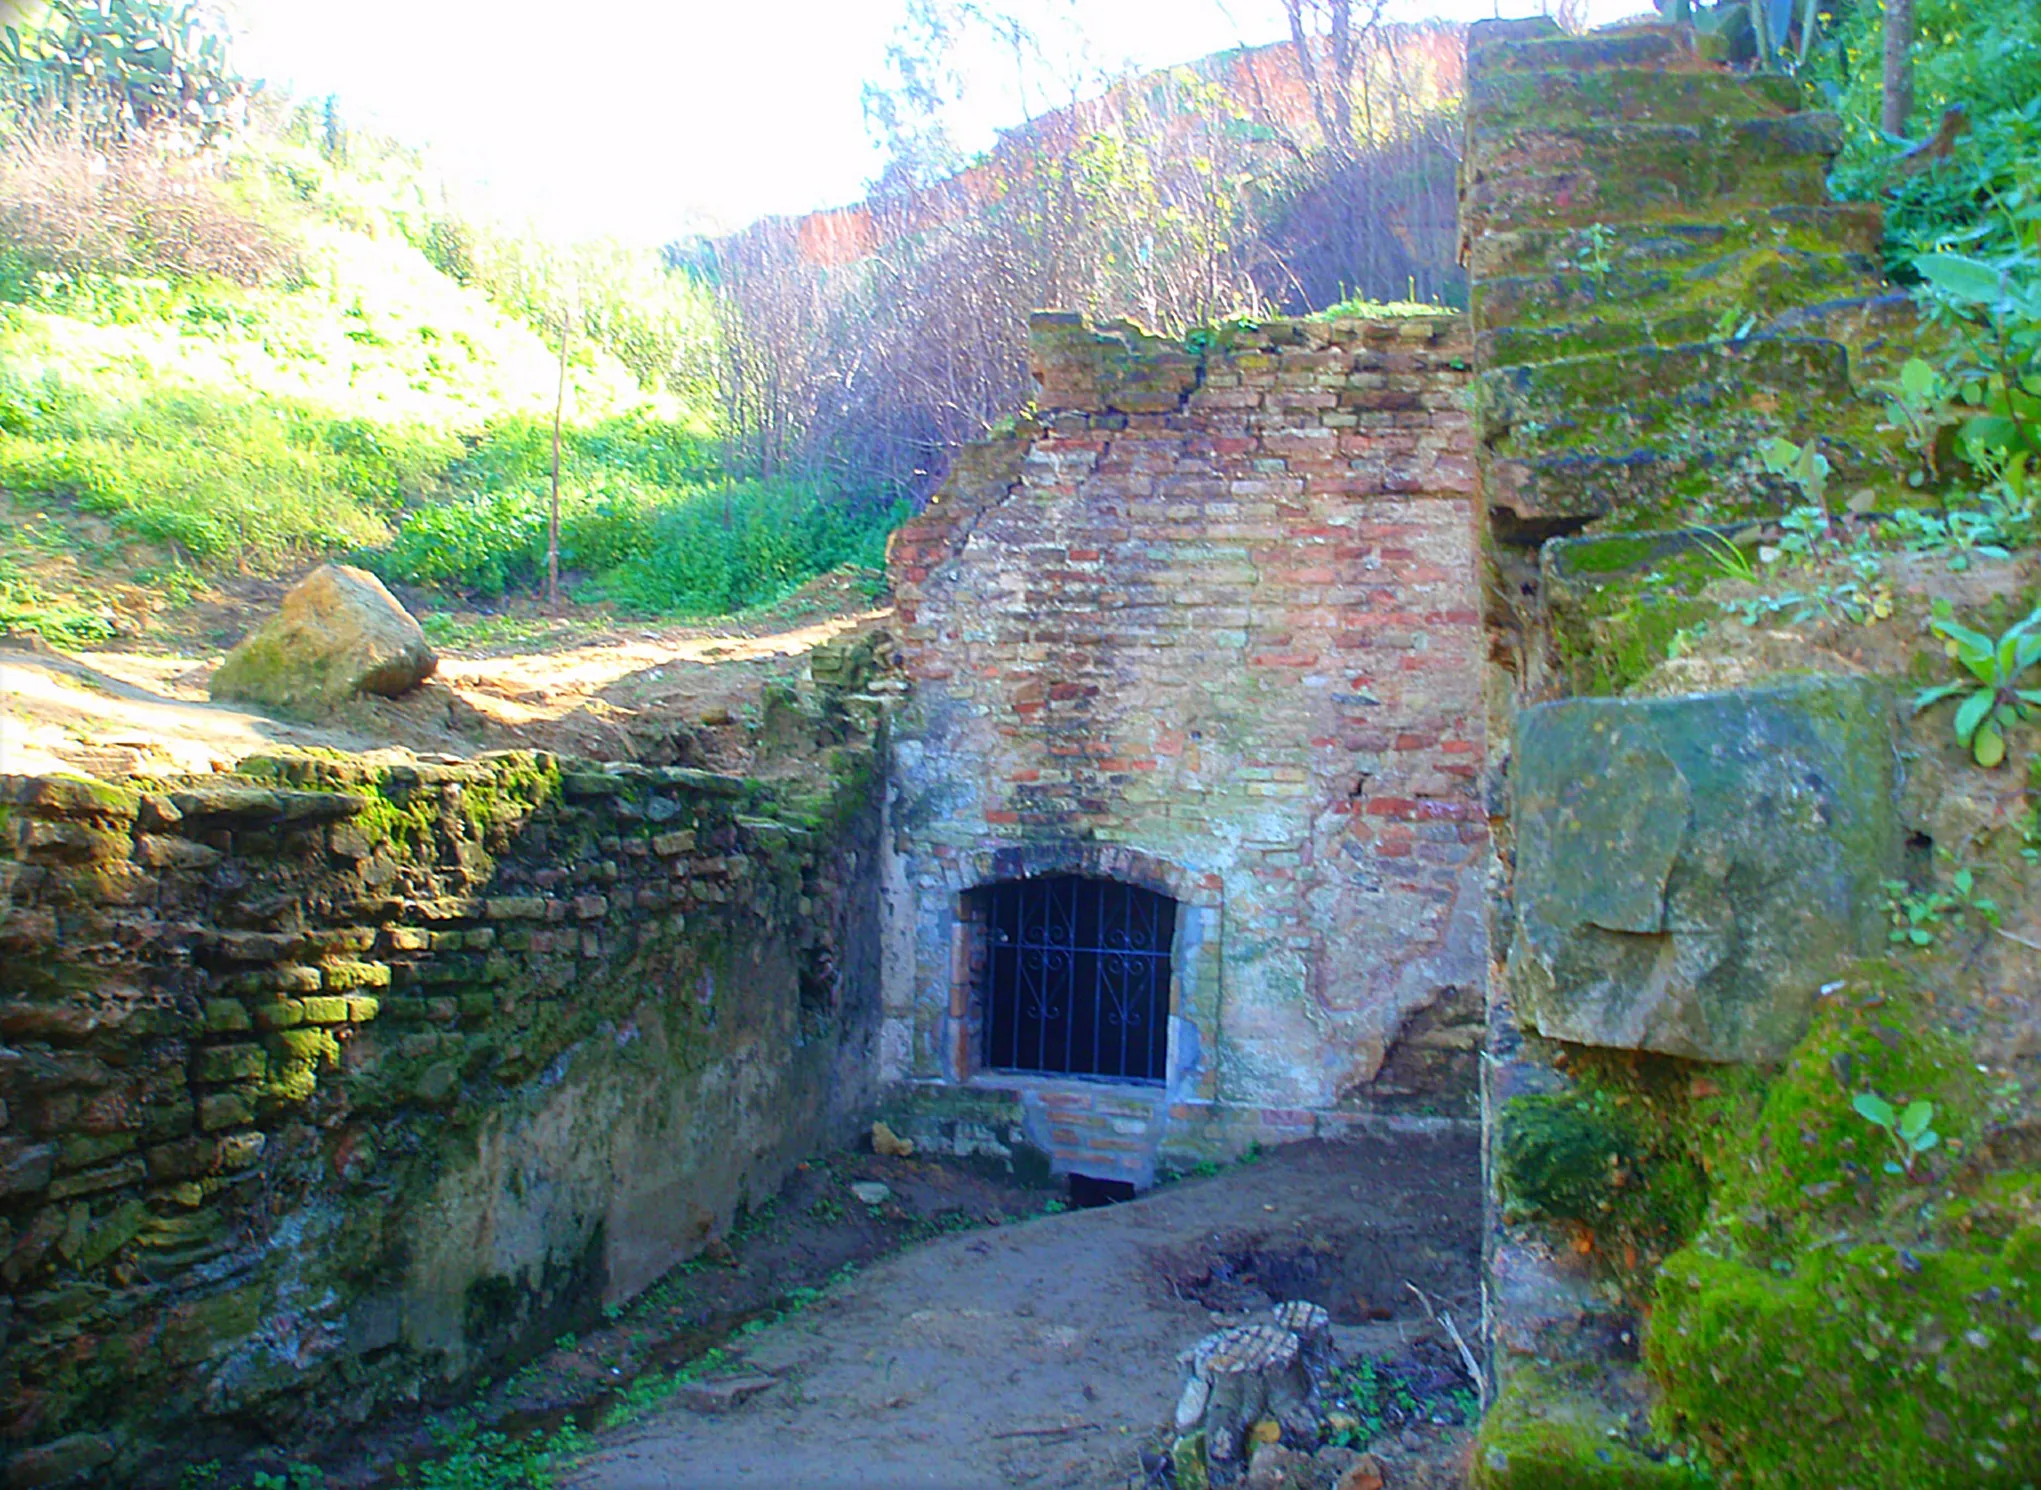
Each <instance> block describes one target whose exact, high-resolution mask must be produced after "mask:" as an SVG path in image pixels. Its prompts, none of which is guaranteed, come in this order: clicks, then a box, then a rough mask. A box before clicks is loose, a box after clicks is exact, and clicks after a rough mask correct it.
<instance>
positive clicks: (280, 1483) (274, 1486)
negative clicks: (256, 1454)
mask: <svg viewBox="0 0 2041 1490" xmlns="http://www.w3.org/2000/svg"><path fill="white" fill-rule="evenodd" d="M200 1467H201V1468H203V1467H204V1466H200ZM212 1469H213V1472H214V1474H217V1473H218V1472H219V1465H218V1464H217V1463H215V1464H214V1465H213V1466H212ZM249 1483H250V1485H252V1486H253V1490H325V1486H326V1471H325V1470H323V1469H319V1468H317V1467H316V1466H314V1465H310V1464H286V1465H285V1466H284V1467H283V1473H282V1474H269V1473H267V1472H265V1471H263V1470H259V1469H258V1470H256V1471H255V1477H254V1479H253V1480H251V1481H250V1482H249Z"/></svg>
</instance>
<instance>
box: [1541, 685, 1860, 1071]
mask: <svg viewBox="0 0 2041 1490" xmlns="http://www.w3.org/2000/svg"><path fill="white" fill-rule="evenodd" d="M1893 760H1894V756H1893V734H1892V700H1891V697H1890V695H1889V693H1888V692H1887V691H1886V689H1885V688H1884V687H1883V686H1882V685H1880V684H1878V683H1877V682H1875V681H1873V680H1871V679H1866V678H1840V677H1818V678H1811V679H1807V680H1804V681H1801V682H1796V683H1791V684H1787V685H1783V686H1779V687H1772V688H1759V689H1749V690H1743V691H1738V692H1730V693H1714V694H1701V695H1697V696H1690V697H1686V698H1669V699H1627V698H1622V699H1616V698H1595V699H1569V700H1566V701H1564V702H1561V703H1555V704H1544V705H1541V706H1539V707H1537V708H1533V709H1527V710H1525V711H1524V713H1523V714H1522V715H1521V716H1520V717H1519V718H1518V721H1517V740H1516V754H1515V759H1514V764H1513V771H1514V775H1515V792H1516V807H1515V821H1516V843H1517V864H1516V884H1515V900H1516V910H1517V932H1516V937H1515V939H1514V941H1513V943H1512V945H1511V949H1510V957H1509V978H1510V989H1511V992H1512V994H1513V996H1514V998H1515V1000H1516V1003H1517V1008H1518V1011H1519V1014H1520V1015H1521V1016H1522V1017H1523V1018H1524V1019H1525V1020H1526V1022H1527V1023H1529V1024H1530V1025H1531V1026H1532V1027H1533V1028H1535V1029H1536V1030H1538V1032H1539V1033H1541V1034H1544V1035H1547V1036H1550V1037H1552V1038H1555V1039H1560V1040H1569V1041H1574V1042H1576V1043H1579V1044H1584V1045H1600V1046H1612V1047H1616V1048H1619V1049H1626V1050H1655V1051H1662V1052H1664V1053H1666V1054H1668V1055H1679V1056H1687V1057H1690V1058H1692V1059H1696V1060H1704V1061H1771V1060H1777V1059H1779V1058H1781V1057H1783V1056H1784V1055H1785V1054H1786V1052H1787V1051H1788V1050H1790V1049H1791V1048H1792V1046H1793V1044H1794V1042H1795V1041H1796V1040H1797V1039H1798V1038H1799V1037H1800V1035H1801V1033H1802V1032H1803V1031H1804V1030H1805V1029H1806V1026H1807V1019H1808V1015H1809V1012H1810V1010H1811V1007H1812V1004H1813V1000H1814V997H1815V995H1816V993H1817V992H1818V990H1819V988H1820V985H1821V984H1822V982H1823V981H1824V980H1825V979H1827V978H1830V977H1833V976H1834V972H1835V969H1836V967H1837V966H1838V964H1839V963H1840V962H1841V961H1842V960H1843V959H1845V958H1848V957H1850V956H1853V955H1857V954H1860V953H1863V952H1867V951H1869V950H1870V949H1871V948H1872V947H1874V946H1876V945H1878V944H1879V942H1880V941H1881V940H1882V931H1883V918H1884V911H1885V903H1884V892H1883V889H1882V887H1881V882H1882V881H1883V880H1885V879H1887V878H1889V877H1891V876H1892V875H1893V874H1894V873H1896V872H1897V869H1898V855H1899V828H1898V816H1897V812H1896V809H1895V804H1894V765H1893Z"/></svg>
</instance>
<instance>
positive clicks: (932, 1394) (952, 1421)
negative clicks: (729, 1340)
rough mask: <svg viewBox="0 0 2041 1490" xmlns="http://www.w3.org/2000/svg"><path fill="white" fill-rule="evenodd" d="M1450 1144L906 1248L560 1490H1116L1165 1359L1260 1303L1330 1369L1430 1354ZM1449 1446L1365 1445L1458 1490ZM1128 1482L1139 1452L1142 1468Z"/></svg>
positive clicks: (1364, 1152)
mask: <svg viewBox="0 0 2041 1490" xmlns="http://www.w3.org/2000/svg"><path fill="white" fill-rule="evenodd" d="M1478 1184H1479V1175H1478V1165H1477V1159H1476V1154H1475V1147H1474V1144H1473V1142H1472V1140H1471V1139H1447V1138H1437V1137H1426V1138H1400V1139H1394V1140H1388V1139H1381V1140H1369V1141H1365V1142H1355V1143H1350V1144H1324V1143H1311V1144H1303V1145H1297V1146H1294V1147H1290V1148H1285V1149H1282V1150H1278V1151H1277V1152H1276V1153H1274V1154H1273V1155H1271V1156H1269V1157H1267V1158H1265V1159H1264V1160H1262V1161H1261V1162H1259V1163H1257V1164H1253V1165H1250V1166H1244V1167H1240V1168H1236V1169H1232V1170H1229V1171H1227V1172H1225V1173H1222V1174H1220V1175H1218V1176H1216V1177H1214V1178H1211V1179H1206V1180H1198V1181H1192V1182H1189V1183H1186V1184H1183V1185H1179V1186H1174V1187H1171V1188H1169V1189H1166V1190H1162V1191H1158V1192H1155V1193H1153V1194H1151V1195H1148V1196H1146V1197H1143V1198H1142V1199H1140V1200H1137V1201H1134V1202H1131V1203H1129V1204H1126V1205H1121V1206H1113V1207H1107V1208H1101V1209H1096V1210H1085V1211H1074V1212H1071V1213H1068V1214H1064V1215H1057V1216H1049V1217H1045V1218H1042V1219H1039V1220H1035V1221H1030V1222H1027V1223H1026V1224H1024V1225H1019V1226H1003V1227H1000V1228H998V1229H997V1230H993V1231H981V1232H978V1233H975V1234H970V1235H958V1236H953V1237H947V1238H943V1239H941V1240H938V1241H934V1242H930V1243H928V1244H927V1245H924V1246H921V1247H918V1248H915V1249H913V1250H912V1251H910V1252H907V1253H905V1254H902V1255H900V1256H898V1257H895V1258H893V1259H891V1260H889V1261H887V1262H883V1263H880V1264H878V1265H877V1266H875V1267H872V1268H871V1269H869V1270H867V1271H866V1272H864V1273H862V1274H860V1275H859V1276H857V1277H856V1278H855V1279H854V1280H852V1281H851V1282H850V1283H848V1284H847V1285H845V1286H844V1287H842V1288H841V1289H839V1290H837V1291H836V1292H834V1293H832V1294H831V1295H830V1296H829V1297H828V1298H827V1299H825V1300H824V1301H823V1302H822V1303H820V1304H818V1305H816V1306H814V1307H812V1308H810V1309H808V1310H806V1311H803V1312H801V1313H799V1314H796V1315H794V1316H792V1317H791V1318H789V1319H787V1320H784V1321H782V1322H781V1323H779V1324H777V1325H774V1326H773V1327H771V1328H770V1329H768V1330H765V1331H763V1332H761V1333H759V1334H757V1335H754V1336H751V1337H749V1338H747V1339H745V1340H743V1341H742V1342H740V1348H741V1362H740V1363H739V1369H744V1370H750V1371H755V1372H765V1373H769V1374H771V1375H772V1376H773V1377H775V1378H776V1379H777V1380H776V1383H775V1385H773V1386H772V1387H771V1388H770V1389H768V1390H766V1391H764V1392H763V1393H761V1394H760V1395H758V1396H756V1397H754V1398H752V1399H750V1400H749V1401H747V1402H745V1403H744V1404H742V1405H740V1406H738V1407H736V1408H734V1409H732V1410H729V1411H727V1412H721V1413H711V1412H706V1411H702V1410H698V1409H695V1408H690V1407H689V1406H687V1405H685V1404H684V1403H682V1402H676V1403H675V1404H673V1405H669V1406H667V1407H665V1408H663V1409H662V1410H659V1411H658V1412H657V1413H656V1414H655V1415H653V1416H651V1417H649V1418H646V1419H644V1420H642V1421H640V1422H638V1423H636V1424H634V1425H631V1426H628V1427H625V1428H621V1429H617V1430H613V1431H610V1432H608V1433H605V1434H603V1435H602V1436H601V1438H600V1440H599V1441H600V1443H601V1447H600V1449H599V1451H598V1452H597V1453H596V1454H595V1455H594V1456H592V1457H591V1458H590V1459H588V1460H587V1461H585V1462H584V1464H583V1465H582V1466H581V1467H580V1468H579V1469H578V1470H576V1471H574V1472H572V1473H570V1474H569V1475H568V1476H566V1477H565V1480H564V1481H563V1483H565V1484H568V1485H571V1486H574V1487H578V1490H726V1487H736V1486H745V1485H759V1486H773V1487H780V1486H829V1487H831V1490H904V1487H908V1486H939V1487H943V1490H995V1487H1009V1486H1030V1485H1042V1486H1056V1487H1068V1490H1079V1487H1084V1490H1122V1487H1128V1486H1138V1485H1143V1484H1154V1483H1159V1481H1158V1480H1157V1479H1155V1478H1153V1477H1152V1476H1151V1474H1150V1471H1149V1470H1148V1469H1144V1467H1143V1463H1142V1454H1143V1452H1144V1450H1145V1451H1148V1452H1150V1453H1151V1454H1152V1452H1153V1451H1154V1449H1155V1448H1156V1447H1157V1446H1158V1445H1159V1443H1160V1441H1161V1439H1160V1429H1161V1427H1162V1425H1164V1424H1165V1423H1166V1422H1167V1420H1168V1418H1169V1415H1170V1412H1171V1409H1172V1407H1173V1406H1174V1403H1175V1400H1176V1396H1177V1392H1178V1389H1179V1386H1180V1384H1181V1382H1180V1377H1179V1374H1178V1370H1177V1368H1176V1366H1175V1365H1174V1357H1175V1355H1176V1353H1177V1351H1179V1350H1180V1349H1182V1348H1183V1347H1184V1346H1185V1345H1187V1344H1189V1343H1191V1342H1192V1341H1194V1340H1195V1339H1197V1338H1198V1337H1199V1336H1200V1335H1202V1334H1204V1333H1206V1332H1207V1331H1209V1330H1211V1329H1213V1328H1214V1327H1215V1326H1216V1325H1217V1324H1220V1323H1233V1322H1238V1321H1240V1320H1242V1319H1246V1318H1251V1317H1260V1316H1261V1315H1262V1314H1264V1313H1265V1311H1266V1310H1267V1308H1268V1306H1269V1303H1270V1302H1271V1300H1272V1299H1276V1298H1296V1297H1303V1298H1311V1299H1313V1300H1314V1301H1316V1302H1320V1303H1324V1304H1325V1305H1327V1307H1328V1308H1330V1309H1332V1311H1333V1314H1334V1318H1335V1321H1336V1329H1337V1333H1338V1337H1339V1344H1340V1346H1341V1349H1342V1351H1343V1353H1347V1354H1361V1353H1366V1354H1369V1355H1379V1356H1383V1357H1393V1356H1396V1355H1399V1354H1407V1353H1408V1352H1410V1351H1411V1350H1413V1349H1415V1348H1419V1347H1428V1348H1430V1349H1431V1350H1432V1351H1433V1352H1434V1353H1435V1354H1438V1353H1442V1352H1443V1351H1444V1349H1445V1345H1444V1337H1443V1334H1442V1332H1440V1331H1439V1330H1438V1329H1437V1327H1436V1326H1435V1325H1434V1324H1433V1323H1432V1322H1431V1321H1430V1320H1429V1319H1428V1318H1427V1317H1426V1315H1425V1313H1424V1310H1423V1308H1422V1307H1421V1306H1420V1305H1419V1304H1418V1303H1417V1302H1416V1301H1415V1299H1413V1298H1412V1296H1411V1295H1410V1294H1409V1293H1408V1292H1407V1291H1406V1290H1405V1288H1404V1283H1405V1281H1406V1280H1408V1281H1410V1282H1414V1283H1416V1284H1417V1285H1418V1286H1419V1287H1421V1288H1423V1289H1425V1290H1426V1291H1427V1292H1428V1293H1430V1294H1431V1295H1432V1296H1433V1298H1434V1299H1435V1300H1436V1301H1437V1303H1438V1304H1439V1306H1440V1307H1441V1309H1442V1310H1443V1312H1446V1313H1449V1314H1451V1315H1452V1316H1454V1317H1456V1318H1457V1319H1458V1320H1460V1321H1464V1322H1465V1323H1466V1324H1469V1325H1471V1324H1472V1323H1473V1322H1474V1321H1475V1320H1476V1319H1478V1317H1479V1302H1478V1282H1477V1278H1478V1265H1479V1229H1478V1217H1479V1214H1480V1204H1479V1195H1478ZM1465 1439H1466V1434H1465V1432H1464V1431H1463V1430H1460V1429H1457V1428H1446V1427H1430V1426H1426V1427H1423V1428H1421V1429H1405V1430H1404V1431H1403V1432H1401V1433H1397V1434H1394V1435H1391V1436H1388V1437H1385V1438H1384V1439H1383V1440H1382V1441H1380V1442H1378V1443H1377V1444H1376V1445H1375V1446H1374V1447H1375V1449H1376V1451H1377V1452H1378V1454H1380V1455H1381V1456H1382V1458H1383V1461H1384V1464H1385V1467H1386V1468H1387V1470H1388V1484H1389V1485H1390V1486H1392V1487H1395V1490H1412V1487H1419V1486H1433V1487H1445V1486H1449V1485H1457V1484H1459V1483H1460V1473H1459V1470H1458V1461H1459V1459H1460V1458H1461V1456H1462V1455H1463V1453H1464V1447H1465ZM1150 1462H1151V1467H1152V1463H1153V1461H1152V1459H1151V1461H1150Z"/></svg>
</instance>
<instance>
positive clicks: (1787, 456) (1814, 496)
mask: <svg viewBox="0 0 2041 1490" xmlns="http://www.w3.org/2000/svg"><path fill="white" fill-rule="evenodd" d="M1758 457H1759V459H1761V460H1763V461H1764V463H1765V469H1766V470H1767V471H1770V472H1771V473H1772V474H1773V475H1774V476H1783V477H1785V478H1786V479H1787V480H1788V481H1790V482H1792V483H1793V484H1794V485H1795V486H1797V487H1799V488H1800V492H1801V495H1802V496H1803V497H1805V498H1806V499H1807V502H1808V503H1809V505H1810V506H1812V507H1813V508H1814V509H1815V510H1816V511H1818V512H1819V513H1820V514H1821V518H1822V524H1823V526H1824V527H1826V526H1827V523H1828V478H1829V472H1830V470H1831V469H1832V468H1831V467H1830V465H1829V463H1828V457H1827V456H1825V455H1823V454H1822V453H1821V450H1820V449H1819V446H1818V442H1817V441H1814V440H1809V441H1808V442H1807V443H1806V444H1805V445H1796V444H1794V443H1793V442H1792V441H1791V440H1788V439H1783V438H1774V439H1770V440H1767V441H1765V443H1764V444H1762V445H1760V446H1759V447H1758Z"/></svg>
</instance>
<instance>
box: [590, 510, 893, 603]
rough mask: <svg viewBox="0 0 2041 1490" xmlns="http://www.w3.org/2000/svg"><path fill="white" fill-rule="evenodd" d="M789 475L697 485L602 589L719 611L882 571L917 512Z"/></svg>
mask: <svg viewBox="0 0 2041 1490" xmlns="http://www.w3.org/2000/svg"><path fill="white" fill-rule="evenodd" d="M908 512H909V509H908V507H907V505H906V504H905V503H898V504H896V505H893V506H890V507H881V506H878V505H876V504H871V503H866V504H854V503H846V502H843V501H830V500H827V499H826V498H825V497H824V496H823V495H822V494H821V493H819V492H817V491H816V490H814V489H813V488H811V487H808V486H805V485H803V484H801V483H797V482H790V481H772V482H768V481H745V482H739V483H737V484H735V485H734V486H732V487H730V488H729V489H728V490H727V491H722V492H712V491H697V492H694V493H692V494H690V495H688V496H687V497H685V498H683V499H681V500H680V501H677V502H675V503H674V504H673V505H672V506H671V507H669V508H667V509H666V510H665V511H664V512H662V513H660V514H659V517H658V519H657V520H656V522H655V523H654V525H653V528H652V531H651V534H650V536H649V538H648V540H647V542H646V545H645V549H644V552H643V553H642V554H640V555H639V556H638V557H636V558H634V559H632V560H631V561H630V562H628V563H626V564H625V565H623V566H622V567H621V568H620V569H619V570H618V571H617V572H616V573H615V574H613V575H610V576H609V577H607V578H606V579H605V580H603V581H602V582H601V583H600V584H598V585H597V586H595V587H594V593H595V594H597V595H600V596H601V597H603V598H606V599H610V600H614V601H615V602H616V603H617V604H618V605H620V606H622V607H624V608H625V609H627V610H636V611H650V612H667V613H674V614H680V615H697V616H701V615H720V614H724V613H726V612H730V611H740V610H749V609H752V608H753V607H756V606H761V605H770V604H772V603H773V602H774V601H776V600H780V599H783V598H784V597H785V596H787V595H789V594H791V593H792V592H793V591H795V590H797V589H799V588H800V587H801V586H802V585H804V584H806V583H807V582H808V581H809V580H811V579H813V578H815V577H816V576H817V575H819V574H824V573H826V572H828V571H829V570H831V569H835V568H837V567H838V566H840V565H844V564H854V565H858V566H860V567H864V568H870V569H876V568H878V567H880V566H881V565H882V564H884V562H885V551H886V537H887V535H888V534H889V533H891V532H892V531H893V529H894V528H896V527H898V526H899V525H900V524H901V523H902V522H903V521H905V520H906V518H907V516H908Z"/></svg>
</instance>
